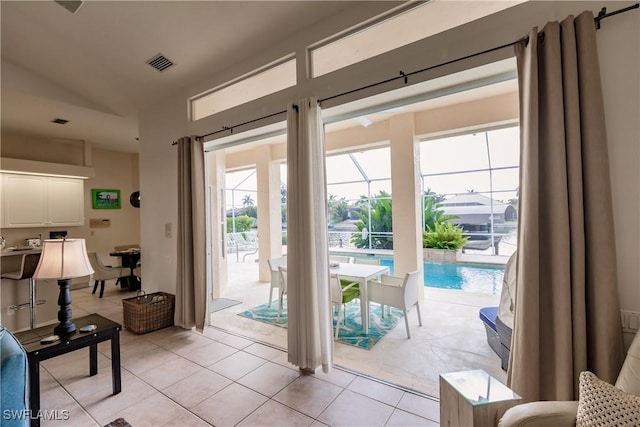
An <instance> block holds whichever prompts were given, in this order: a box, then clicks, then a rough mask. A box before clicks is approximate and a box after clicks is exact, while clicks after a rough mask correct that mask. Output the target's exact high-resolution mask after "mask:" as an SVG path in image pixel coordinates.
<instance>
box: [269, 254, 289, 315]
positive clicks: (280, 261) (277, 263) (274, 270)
mask: <svg viewBox="0 0 640 427" xmlns="http://www.w3.org/2000/svg"><path fill="white" fill-rule="evenodd" d="M267 264H269V270H271V289H269V307H271V303H272V299H273V289H274V288H278V289H280V288H281V285H280V283H281V280H280V271H279V268H280V267H285V268H286V267H287V257H286V255H285V256H281V257H279V258H271V259H268V260H267Z"/></svg>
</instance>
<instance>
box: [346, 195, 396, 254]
mask: <svg viewBox="0 0 640 427" xmlns="http://www.w3.org/2000/svg"><path fill="white" fill-rule="evenodd" d="M363 197H365V196H362V197H361V199H362V198H363ZM355 214H356V216H357V217H358V218H359V219H360V221H358V222H356V223H355V226H356V227H357V228H358V231H359V233H357V234H353V235H352V236H351V243H353V244H354V245H355V246H356V247H357V248H369V240H371V249H393V237H392V236H391V235H387V234H386V233H390V232H392V231H393V222H392V212H391V195H390V194H389V193H387V192H386V191H380V194H378V195H377V196H376V197H375V198H374V199H372V200H371V210H370V211H369V207H368V206H367V205H364V204H363V205H361V206H360V211H359V212H355ZM369 217H371V221H369ZM364 230H366V232H364V233H363V231H364ZM378 233H385V234H378Z"/></svg>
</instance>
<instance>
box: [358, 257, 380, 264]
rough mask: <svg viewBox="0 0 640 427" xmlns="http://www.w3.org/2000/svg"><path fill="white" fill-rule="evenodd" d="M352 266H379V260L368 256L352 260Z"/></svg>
mask: <svg viewBox="0 0 640 427" xmlns="http://www.w3.org/2000/svg"><path fill="white" fill-rule="evenodd" d="M353 263H354V264H368V265H380V258H377V257H374V256H370V257H366V258H354V259H353Z"/></svg>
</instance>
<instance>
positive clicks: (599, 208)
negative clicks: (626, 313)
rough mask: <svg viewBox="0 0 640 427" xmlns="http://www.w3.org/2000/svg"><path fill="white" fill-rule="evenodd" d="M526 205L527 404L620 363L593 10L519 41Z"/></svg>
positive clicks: (604, 374) (522, 317)
mask: <svg viewBox="0 0 640 427" xmlns="http://www.w3.org/2000/svg"><path fill="white" fill-rule="evenodd" d="M515 49H516V57H517V62H518V79H519V91H520V129H521V154H520V155H521V159H520V206H519V228H518V259H517V283H518V287H517V290H516V307H515V325H514V330H513V338H512V347H511V354H510V360H509V371H508V382H509V385H510V386H511V387H512V388H513V389H514V390H515V391H516V392H517V393H519V394H520V395H521V396H522V397H523V398H524V400H525V401H533V400H577V397H578V382H579V381H578V377H579V374H580V372H581V371H584V370H590V371H592V372H594V373H596V375H598V376H599V377H600V378H602V379H604V380H606V381H608V382H614V381H615V378H616V376H617V374H618V372H619V370H620V367H621V365H622V360H623V353H624V351H623V340H622V330H621V327H620V307H619V301H618V288H617V282H616V256H615V239H614V230H613V216H612V204H611V186H610V178H609V164H608V154H607V142H606V133H605V126H604V107H603V101H602V90H601V85H600V71H599V63H598V55H597V49H596V39H595V24H594V19H593V15H592V14H591V12H584V13H582V14H580V15H579V16H578V17H577V18H576V19H575V20H574V18H573V17H572V16H569V17H568V18H566V19H565V20H564V21H563V22H562V23H558V22H550V23H548V24H547V25H546V26H545V27H544V30H543V32H542V33H541V34H540V35H538V31H537V28H534V29H533V30H532V31H531V32H530V34H529V42H528V44H525V43H522V44H517V45H516V47H515Z"/></svg>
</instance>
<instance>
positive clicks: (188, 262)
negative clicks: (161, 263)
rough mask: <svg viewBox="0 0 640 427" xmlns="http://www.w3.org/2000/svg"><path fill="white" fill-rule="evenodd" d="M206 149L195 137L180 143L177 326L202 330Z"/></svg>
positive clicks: (185, 138) (204, 274)
mask: <svg viewBox="0 0 640 427" xmlns="http://www.w3.org/2000/svg"><path fill="white" fill-rule="evenodd" d="M204 184H205V181H204V149H203V147H202V142H201V141H198V140H197V139H196V138H188V137H184V138H181V139H180V140H179V141H178V227H177V230H176V237H177V242H178V265H177V278H176V279H177V280H176V314H175V323H176V325H178V326H182V327H183V328H192V327H194V326H195V327H196V329H197V330H199V331H202V330H203V328H204V322H205V314H206V297H207V288H206V246H205V185H204Z"/></svg>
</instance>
